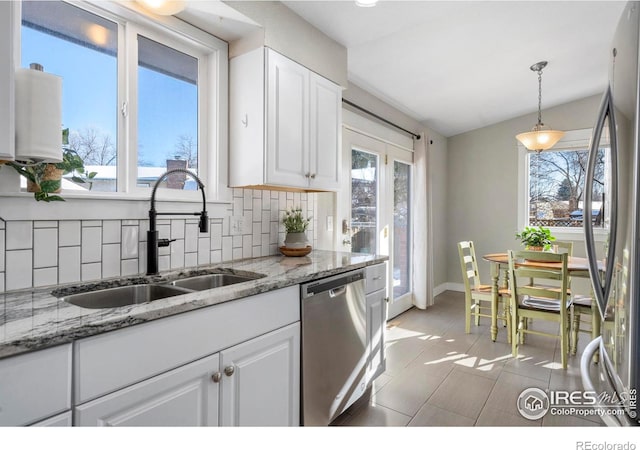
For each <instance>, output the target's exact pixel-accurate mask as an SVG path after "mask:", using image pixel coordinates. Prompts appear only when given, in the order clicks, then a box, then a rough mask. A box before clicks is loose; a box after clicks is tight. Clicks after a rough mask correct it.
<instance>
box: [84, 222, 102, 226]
mask: <svg viewBox="0 0 640 450" xmlns="http://www.w3.org/2000/svg"><path fill="white" fill-rule="evenodd" d="M82 226H83V227H101V226H102V221H101V220H83V221H82Z"/></svg>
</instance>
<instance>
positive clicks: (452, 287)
mask: <svg viewBox="0 0 640 450" xmlns="http://www.w3.org/2000/svg"><path fill="white" fill-rule="evenodd" d="M444 291H455V292H464V284H462V283H451V282H447V283H442V284H440V285H438V286H436V288H435V289H434V290H433V296H434V297H435V296H437V295H440V294H442V293H443V292H444Z"/></svg>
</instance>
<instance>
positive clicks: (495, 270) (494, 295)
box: [491, 262, 500, 342]
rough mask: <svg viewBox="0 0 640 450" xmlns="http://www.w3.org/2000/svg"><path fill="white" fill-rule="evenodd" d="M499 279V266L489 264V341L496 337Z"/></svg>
mask: <svg viewBox="0 0 640 450" xmlns="http://www.w3.org/2000/svg"><path fill="white" fill-rule="evenodd" d="M499 278H500V264H498V263H495V262H492V263H491V340H492V341H493V342H495V341H496V338H497V337H498V279H499Z"/></svg>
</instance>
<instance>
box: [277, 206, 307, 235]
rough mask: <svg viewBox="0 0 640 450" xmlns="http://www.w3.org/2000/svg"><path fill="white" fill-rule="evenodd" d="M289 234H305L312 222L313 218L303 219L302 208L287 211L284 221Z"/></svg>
mask: <svg viewBox="0 0 640 450" xmlns="http://www.w3.org/2000/svg"><path fill="white" fill-rule="evenodd" d="M282 222H283V223H284V228H285V229H286V230H287V233H304V232H305V231H306V230H307V227H308V226H309V223H310V222H311V218H307V219H305V218H304V217H302V208H300V207H297V208H291V209H288V210H287V211H285V213H284V218H283V219H282Z"/></svg>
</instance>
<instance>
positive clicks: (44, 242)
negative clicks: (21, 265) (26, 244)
mask: <svg viewBox="0 0 640 450" xmlns="http://www.w3.org/2000/svg"><path fill="white" fill-rule="evenodd" d="M57 265H58V230H57V229H55V228H36V229H35V230H33V267H34V268H41V267H53V266H57Z"/></svg>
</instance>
